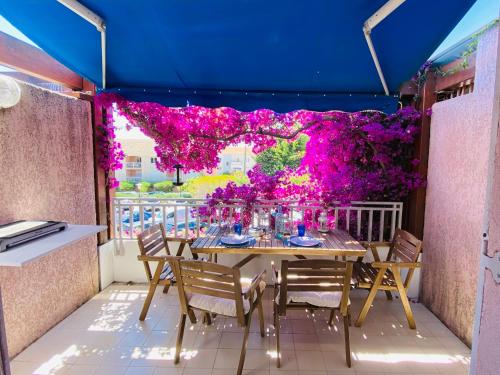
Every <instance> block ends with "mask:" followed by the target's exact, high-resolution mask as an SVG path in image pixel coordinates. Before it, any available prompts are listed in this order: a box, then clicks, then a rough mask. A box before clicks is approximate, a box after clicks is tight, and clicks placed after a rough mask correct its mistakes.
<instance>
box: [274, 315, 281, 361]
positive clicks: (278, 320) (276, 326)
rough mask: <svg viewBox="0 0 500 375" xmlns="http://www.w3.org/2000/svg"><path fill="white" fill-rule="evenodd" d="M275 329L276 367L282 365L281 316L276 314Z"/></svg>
mask: <svg viewBox="0 0 500 375" xmlns="http://www.w3.org/2000/svg"><path fill="white" fill-rule="evenodd" d="M274 329H275V333H276V367H277V368H280V367H281V358H280V316H279V315H278V314H276V316H275V317H274Z"/></svg>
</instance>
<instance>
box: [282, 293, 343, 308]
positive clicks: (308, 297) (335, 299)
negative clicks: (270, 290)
mask: <svg viewBox="0 0 500 375" xmlns="http://www.w3.org/2000/svg"><path fill="white" fill-rule="evenodd" d="M286 296H287V301H286V303H287V304H288V303H308V304H309V305H313V306H318V307H328V308H332V309H335V308H339V307H340V301H341V300H342V292H291V291H289V292H287V294H286ZM279 302H280V295H279V293H278V295H277V296H276V303H278V304H279ZM349 303H350V302H349Z"/></svg>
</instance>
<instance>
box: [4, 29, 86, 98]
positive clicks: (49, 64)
mask: <svg viewBox="0 0 500 375" xmlns="http://www.w3.org/2000/svg"><path fill="white" fill-rule="evenodd" d="M0 65H4V66H7V67H9V68H11V69H15V70H17V71H19V72H22V73H25V74H28V75H30V76H34V77H37V78H40V79H43V80H45V81H49V82H57V83H59V84H61V85H64V86H67V87H69V88H71V89H73V90H82V89H83V79H82V77H80V76H79V75H78V74H76V73H75V72H73V71H71V70H70V69H68V68H66V67H65V66H64V65H62V64H61V63H59V62H58V61H56V60H55V59H53V58H52V57H50V56H49V55H48V54H47V53H45V52H44V51H42V50H41V49H38V48H36V47H34V46H32V45H30V44H28V43H25V42H23V41H21V40H19V39H16V38H14V37H12V36H10V35H8V34H5V33H3V32H0Z"/></svg>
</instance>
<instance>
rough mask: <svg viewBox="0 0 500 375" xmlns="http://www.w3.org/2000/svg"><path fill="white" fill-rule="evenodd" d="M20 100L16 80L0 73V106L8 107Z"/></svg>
mask: <svg viewBox="0 0 500 375" xmlns="http://www.w3.org/2000/svg"><path fill="white" fill-rule="evenodd" d="M19 100H21V88H20V87H19V85H18V84H17V82H16V80H15V79H13V78H11V77H8V76H3V75H0V108H10V107H13V106H15V105H16V104H17V103H19Z"/></svg>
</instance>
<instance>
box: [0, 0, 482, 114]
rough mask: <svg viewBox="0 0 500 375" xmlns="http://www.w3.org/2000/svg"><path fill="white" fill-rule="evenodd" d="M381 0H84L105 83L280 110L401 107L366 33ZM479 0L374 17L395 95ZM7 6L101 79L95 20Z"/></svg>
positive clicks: (23, 2)
mask: <svg viewBox="0 0 500 375" xmlns="http://www.w3.org/2000/svg"><path fill="white" fill-rule="evenodd" d="M385 2H386V0H349V1H340V0H337V1H333V0H307V1H306V0H293V1H290V0H276V1H265V0H247V1H243V0H211V1H209V2H199V1H185V0H142V1H136V0H107V1H100V0H81V1H80V3H81V4H83V5H85V6H86V7H88V8H89V9H91V10H92V11H93V12H95V13H96V14H98V15H99V16H100V17H101V18H103V19H104V21H105V23H106V32H107V51H106V54H107V69H106V76H107V88H108V89H112V90H118V89H119V90H120V92H121V93H122V95H124V96H128V97H130V98H131V99H133V100H154V101H158V102H161V103H163V104H166V105H185V104H186V103H187V102H188V101H189V102H190V103H191V104H197V105H206V106H232V107H235V108H237V109H241V110H251V109H256V108H263V107H266V108H271V109H274V110H276V111H280V112H282V111H287V110H291V109H300V108H303V109H311V110H326V109H344V110H351V109H381V108H386V111H389V112H390V111H391V109H389V108H391V107H392V109H394V108H395V104H396V102H397V98H394V97H391V96H390V97H386V96H384V95H383V89H382V86H381V83H380V80H379V77H378V75H377V71H376V69H375V66H374V63H373V60H372V57H371V55H370V52H369V50H368V47H367V44H366V41H365V38H364V35H363V32H362V26H363V23H364V22H365V21H366V19H368V17H370V16H371V15H372V14H373V13H374V12H375V11H376V10H377V9H378V8H380V6H382V5H383V4H384V3H385ZM473 3H474V1H473V0H438V1H435V0H432V1H431V0H407V1H406V2H405V3H403V4H402V5H401V6H400V7H399V8H398V9H396V10H395V11H394V12H393V13H392V14H390V15H389V16H388V17H387V18H386V19H385V20H383V21H382V22H381V23H380V24H379V25H378V26H377V27H376V28H375V30H374V31H373V33H372V38H373V43H374V45H375V48H376V51H377V54H378V57H379V60H380V64H381V67H382V70H383V72H384V75H385V77H386V80H387V83H388V86H389V89H390V91H391V94H397V92H398V89H399V86H400V85H401V84H402V83H403V82H404V81H405V80H408V79H409V78H410V77H411V75H412V74H413V73H414V72H415V71H416V70H417V69H418V68H419V66H420V65H421V64H422V63H423V62H425V60H426V59H427V58H428V57H429V56H430V55H431V53H432V52H433V51H434V50H435V49H436V47H437V46H438V45H439V44H440V43H441V42H442V40H443V39H444V38H445V37H446V36H447V35H448V33H449V32H450V31H451V30H452V29H453V27H454V26H455V25H456V24H457V23H458V21H459V20H460V19H461V18H462V16H463V15H464V14H465V13H466V11H467V10H468V9H469V8H470V7H471V5H472V4H473ZM0 13H1V14H2V15H3V16H4V17H5V18H6V19H8V20H9V21H10V22H11V23H12V24H13V25H14V26H15V27H17V28H19V29H20V30H21V31H22V32H23V33H24V34H26V35H27V36H28V37H29V38H30V39H31V40H33V41H34V42H35V43H36V44H37V45H39V46H40V47H41V48H43V49H44V50H45V51H46V52H48V53H49V54H50V55H52V56H53V57H54V58H56V59H57V60H59V61H60V62H61V63H63V64H64V65H66V66H68V67H69V68H70V69H72V70H74V71H76V72H77V73H79V74H81V75H82V76H84V77H85V78H87V79H89V80H90V81H92V82H95V83H96V84H97V85H100V84H101V47H100V33H99V32H98V31H97V30H96V28H95V27H94V26H92V25H90V24H89V23H87V22H86V21H85V20H83V19H82V18H80V17H79V16H78V15H76V14H74V13H73V12H72V11H70V10H69V9H67V8H66V7H64V6H63V5H61V4H60V3H58V2H57V1H54V0H45V1H42V0H16V1H2V2H0ZM360 94H361V95H360ZM358 95H359V96H358ZM375 95H376V96H375ZM353 98H354V99H353Z"/></svg>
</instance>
